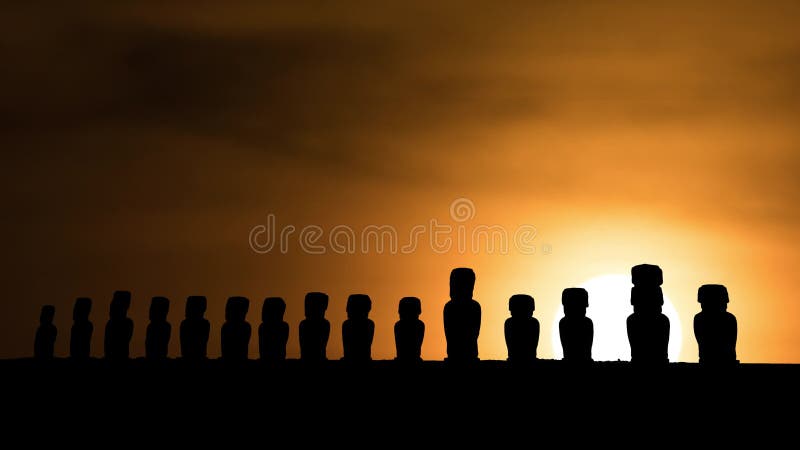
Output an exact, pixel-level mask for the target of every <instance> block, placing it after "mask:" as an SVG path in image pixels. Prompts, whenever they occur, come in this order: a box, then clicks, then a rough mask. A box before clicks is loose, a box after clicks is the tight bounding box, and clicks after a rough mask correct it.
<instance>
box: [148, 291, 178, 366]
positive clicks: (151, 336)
mask: <svg viewBox="0 0 800 450" xmlns="http://www.w3.org/2000/svg"><path fill="white" fill-rule="evenodd" d="M168 313H169V299H168V298H166V297H153V299H152V300H151V301H150V323H149V324H148V325H147V335H146V336H145V339H144V352H145V353H144V354H145V357H146V358H147V359H152V360H164V359H167V353H168V352H169V338H170V336H171V335H172V325H170V324H169V322H167V314H168Z"/></svg>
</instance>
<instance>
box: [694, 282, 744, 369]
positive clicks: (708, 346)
mask: <svg viewBox="0 0 800 450" xmlns="http://www.w3.org/2000/svg"><path fill="white" fill-rule="evenodd" d="M697 301H698V302H700V307H701V308H702V310H701V311H700V312H699V313H697V314H696V315H695V316H694V336H695V338H697V346H698V348H699V352H700V364H703V365H728V364H736V363H737V362H738V361H737V360H736V337H737V336H736V335H737V333H738V331H737V324H736V316H734V315H733V314H731V313H729V312H728V289H727V288H725V286H723V285H721V284H704V285H703V286H700V289H698V290H697Z"/></svg>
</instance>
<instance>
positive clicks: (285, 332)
mask: <svg viewBox="0 0 800 450" xmlns="http://www.w3.org/2000/svg"><path fill="white" fill-rule="evenodd" d="M285 313H286V302H285V301H284V300H283V299H282V298H281V297H268V298H266V299H264V306H263V307H262V308H261V325H260V326H259V327H258V351H259V354H260V356H261V360H262V361H267V362H279V361H283V360H285V359H286V343H287V342H288V341H289V324H288V323H286V322H284V321H283V315H284V314H285Z"/></svg>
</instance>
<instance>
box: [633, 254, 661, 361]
mask: <svg viewBox="0 0 800 450" xmlns="http://www.w3.org/2000/svg"><path fill="white" fill-rule="evenodd" d="M631 278H632V281H633V287H632V288H631V305H633V314H631V315H630V316H628V320H627V329H628V341H629V342H630V345H631V362H632V363H634V364H647V365H653V364H666V363H667V362H668V361H669V357H668V354H667V350H668V347H669V329H670V324H669V319H668V318H667V316H665V315H664V314H662V313H661V309H662V306H663V305H664V294H663V292H662V291H661V285H662V284H663V281H664V277H663V273H662V271H661V268H660V267H658V266H655V265H651V264H640V265H638V266H634V267H633V268H632V269H631Z"/></svg>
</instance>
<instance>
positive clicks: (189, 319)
mask: <svg viewBox="0 0 800 450" xmlns="http://www.w3.org/2000/svg"><path fill="white" fill-rule="evenodd" d="M631 276H632V282H633V287H632V288H631V304H632V305H633V314H631V315H630V316H629V317H628V320H627V329H628V338H629V341H630V346H631V360H632V362H634V363H643V364H663V363H666V362H668V357H667V347H668V344H669V327H670V324H669V319H668V318H667V317H666V316H665V315H664V314H663V313H662V312H661V309H662V306H663V304H664V297H663V293H662V291H661V285H662V284H663V274H662V271H661V269H660V268H659V267H658V266H654V265H648V264H642V265H638V266H634V267H633V269H632V270H631ZM474 287H475V273H474V272H473V271H472V269H468V268H457V269H454V270H453V271H452V272H451V274H450V300H449V301H448V302H447V303H446V304H445V307H444V331H445V339H446V341H447V358H446V360H447V361H450V362H454V363H459V362H471V361H477V360H478V336H479V334H480V327H481V306H480V303H478V302H477V301H476V300H475V299H474V298H473V292H474ZM328 301H329V298H328V295H327V294H325V293H322V292H310V293H308V294H306V297H305V319H304V320H303V321H301V322H300V326H299V339H300V359H301V360H304V361H324V360H326V359H327V344H328V340H329V337H330V322H328V320H327V319H326V318H325V313H326V311H327V309H328ZM561 301H562V305H563V307H564V317H563V318H562V319H561V321H560V322H559V325H558V326H559V335H560V339H561V345H562V348H563V351H564V360H566V361H570V362H590V361H592V356H591V355H592V343H593V339H594V325H593V323H592V320H591V319H590V318H589V317H587V316H586V311H587V308H588V306H589V294H588V292H587V291H586V290H585V289H582V288H567V289H564V291H563V293H562V298H561ZM698 301H699V302H700V304H701V306H702V311H701V312H700V313H698V314H697V315H696V316H695V320H694V330H695V336H696V337H697V342H698V346H699V353H700V362H701V363H708V364H727V363H733V362H736V338H737V336H736V335H737V324H736V318H735V317H734V316H733V315H732V314H731V313H729V312H727V310H726V309H727V304H728V292H727V289H726V288H725V286H722V285H713V284H709V285H703V286H702V287H700V289H699V291H698ZM130 303H131V294H130V292H128V291H117V292H115V293H114V296H113V298H112V301H111V306H110V314H109V320H108V323H107V324H106V329H105V340H104V355H105V357H106V358H107V359H112V360H119V359H127V358H128V357H129V344H130V340H131V338H132V336H133V321H132V320H131V319H130V318H128V317H127V311H128V309H129V307H130ZM249 305H250V301H249V300H248V299H247V298H245V297H231V298H229V299H228V302H227V304H226V307H225V323H224V324H223V326H222V329H221V349H222V355H221V356H222V359H224V360H229V361H241V360H246V359H247V358H248V348H249V342H250V338H251V334H252V330H251V327H250V324H249V323H248V322H247V320H246V317H247V313H248V310H249ZM91 306H92V301H91V299H89V298H85V297H83V298H79V299H77V300H76V302H75V306H74V310H73V319H74V324H73V326H72V330H71V331H72V332H71V336H70V356H71V357H72V358H75V359H86V358H89V355H90V341H91V336H92V332H93V326H92V323H91V322H90V321H89V314H90V311H91ZM206 307H207V301H206V298H205V297H203V296H191V297H188V298H187V301H186V317H185V319H184V320H183V321H182V322H181V326H180V348H181V357H182V358H184V359H187V360H200V359H205V358H206V357H207V347H208V339H209V333H210V330H211V325H210V323H209V322H208V320H206V319H205V312H206ZM508 307H509V311H510V313H511V317H510V318H509V319H507V320H506V322H505V325H504V334H505V340H506V346H507V348H508V359H509V361H510V362H512V363H520V364H525V363H531V362H533V361H536V359H537V348H538V344H539V334H540V326H539V321H538V320H537V319H536V318H535V317H533V312H534V311H535V301H534V298H533V297H532V296H530V295H527V294H517V295H514V296H512V297H511V298H510V299H509V302H508ZM371 309H372V300H371V299H370V297H369V296H367V295H364V294H354V295H351V296H350V297H349V298H348V300H347V309H346V311H347V319H346V320H345V321H344V323H343V324H342V344H343V349H344V356H343V359H344V360H347V361H353V362H358V361H369V360H371V359H372V356H371V349H372V341H373V337H374V334H375V324H374V322H373V321H372V320H371V319H370V318H369V313H370V310H371ZM285 311H286V302H285V301H284V300H283V299H282V298H280V297H268V298H266V299H265V300H264V303H263V307H262V323H261V325H260V326H259V328H258V344H259V354H260V357H261V359H262V360H265V361H273V362H275V361H282V360H284V359H286V344H287V342H288V338H289V325H288V324H287V323H286V322H285V321H284V320H283V317H284V314H285ZM168 312H169V300H168V299H167V298H165V297H154V298H153V299H152V301H151V304H150V324H149V325H148V326H147V333H146V337H145V357H146V358H148V359H153V360H160V359H166V358H167V355H168V351H167V350H168V345H169V341H170V337H171V331H172V329H171V325H170V324H169V322H167V313H168ZM421 313H422V305H421V301H420V300H419V298H416V297H404V298H403V299H401V300H400V303H399V307H398V314H399V316H400V319H399V320H398V321H397V323H396V324H395V326H394V335H395V346H396V351H397V359H398V360H400V361H420V360H421V356H420V355H421V347H422V342H423V339H424V336H425V324H424V323H423V322H422V321H421V320H420V319H419V316H420V314H421ZM54 315H55V308H54V307H53V306H51V305H46V306H44V307H43V308H42V313H41V317H40V326H39V329H38V330H37V333H36V340H35V344H34V355H35V356H36V357H37V358H42V359H46V358H52V357H53V348H54V345H55V339H56V335H57V331H56V329H55V326H54V325H53V323H52V322H53V317H54Z"/></svg>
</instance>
